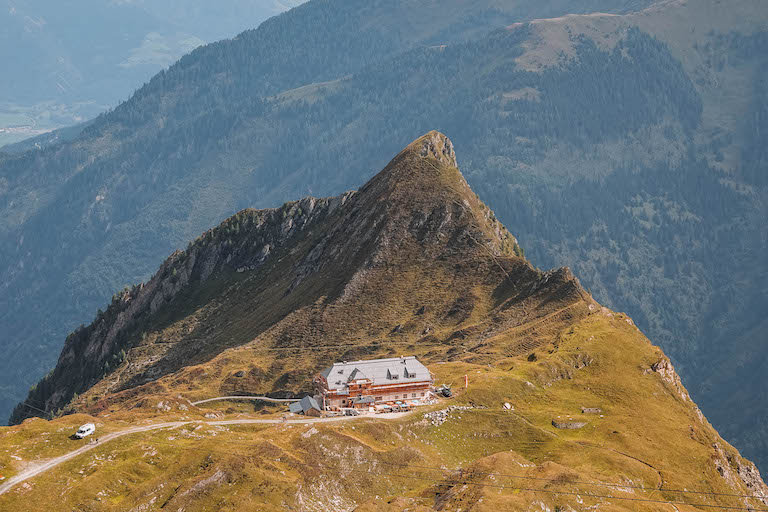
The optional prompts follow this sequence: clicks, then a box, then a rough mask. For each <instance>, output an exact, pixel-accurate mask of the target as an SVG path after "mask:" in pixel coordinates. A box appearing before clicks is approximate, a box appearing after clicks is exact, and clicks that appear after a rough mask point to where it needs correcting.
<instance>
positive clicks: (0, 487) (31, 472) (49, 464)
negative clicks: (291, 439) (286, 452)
mask: <svg viewBox="0 0 768 512" xmlns="http://www.w3.org/2000/svg"><path fill="white" fill-rule="evenodd" d="M408 414H410V413H408V412H400V413H390V414H380V415H379V414H377V415H376V416H365V415H363V416H337V417H333V418H301V419H295V420H287V421H283V420H281V419H235V420H218V421H170V422H166V423H155V424H153V425H144V426H140V427H131V428H127V429H125V430H120V431H118V432H112V433H111V434H107V435H104V436H101V437H99V440H98V442H96V443H88V444H85V445H83V446H81V447H80V448H78V449H77V450H73V451H71V452H69V453H67V454H66V455H62V456H60V457H55V458H53V459H49V460H47V461H45V462H41V463H39V464H36V465H34V466H30V467H29V468H27V469H26V470H24V471H22V472H21V473H19V474H18V475H15V476H12V477H11V478H9V479H8V481H7V482H4V483H3V484H0V495H2V494H5V493H6V492H8V491H10V490H11V489H12V488H13V487H14V486H16V485H18V484H20V483H21V482H24V481H25V480H29V479H30V478H33V477H35V476H37V475H39V474H41V473H44V472H46V471H48V470H49V469H52V468H55V467H56V466H58V465H59V464H61V463H63V462H66V461H68V460H71V459H74V458H75V457H77V456H78V455H82V454H84V453H86V452H89V451H91V450H93V449H94V448H96V447H98V446H101V445H103V444H104V443H108V442H109V441H112V440H114V439H117V438H119V437H123V436H127V435H129V434H136V433H139V432H149V431H151V430H160V429H164V428H178V427H181V426H183V425H188V424H191V423H197V424H205V425H211V426H216V425H249V424H268V425H297V424H298V425H304V424H307V423H335V422H342V421H354V420H362V419H366V418H368V419H379V420H393V419H397V418H402V417H403V416H406V415H408ZM86 442H87V441H86Z"/></svg>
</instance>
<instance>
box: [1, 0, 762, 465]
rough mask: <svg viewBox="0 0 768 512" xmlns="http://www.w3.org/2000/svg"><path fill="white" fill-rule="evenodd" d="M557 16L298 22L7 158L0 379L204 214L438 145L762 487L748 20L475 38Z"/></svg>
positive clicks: (755, 160) (404, 11) (325, 12)
mask: <svg viewBox="0 0 768 512" xmlns="http://www.w3.org/2000/svg"><path fill="white" fill-rule="evenodd" d="M566 4H568V3H552V4H537V6H536V7H532V6H531V7H526V8H525V9H528V10H521V9H523V8H522V7H519V6H517V5H516V4H511V3H510V4H506V3H492V4H491V3H488V4H485V3H481V2H475V3H472V5H471V7H472V11H471V12H473V13H482V14H475V15H473V16H466V13H467V12H469V11H467V10H466V9H468V8H469V7H470V6H469V5H468V4H467V3H465V2H461V3H459V2H457V3H447V4H446V3H441V4H440V5H441V6H440V8H439V9H437V8H436V7H435V5H434V4H433V3H431V2H410V3H401V4H398V5H399V8H398V9H394V10H393V9H385V8H384V7H383V5H382V4H380V3H377V2H367V3H366V4H365V6H363V7H361V8H358V9H352V10H350V9H343V8H341V7H340V6H339V5H340V4H339V5H337V4H335V3H333V2H319V1H312V2H309V3H307V4H305V5H303V6H301V7H300V8H297V9H295V10H293V11H291V12H290V13H287V14H285V15H282V16H279V17H277V18H274V19H272V20H269V21H268V22H266V23H264V24H263V25H262V26H261V27H260V28H259V29H258V30H255V31H251V32H246V33H244V34H242V35H241V36H239V37H238V38H235V39H234V40H232V41H226V42H222V43H219V44H215V45H209V46H207V47H204V48H201V49H198V50H196V51H195V52H193V53H192V54H190V55H188V56H186V57H185V58H183V59H182V60H181V61H180V62H179V63H178V64H177V65H175V66H174V67H172V68H171V69H169V70H168V72H166V73H163V74H161V75H158V76H157V77H155V78H154V79H153V80H152V81H151V82H150V83H149V84H148V85H147V86H146V87H144V88H143V89H141V90H139V91H138V92H137V93H136V94H135V95H134V97H133V98H132V99H131V100H130V101H128V102H126V103H124V104H123V105H121V106H119V107H118V108H116V109H115V110H114V111H113V112H111V113H109V114H107V115H105V116H102V117H101V118H99V119H98V120H96V122H95V123H94V124H93V125H92V126H90V127H88V128H87V129H86V130H85V131H84V132H83V134H82V135H81V136H80V138H79V139H76V140H75V141H73V142H70V143H67V144H63V145H60V146H56V147H51V148H47V149H44V150H43V151H39V152H29V153H25V154H22V155H18V156H6V157H5V159H4V161H3V162H2V164H0V165H1V167H0V169H1V170H0V173H1V174H0V175H1V176H2V178H0V179H2V180H3V181H2V182H0V183H3V188H2V189H0V190H5V193H4V195H3V196H2V201H3V205H2V206H3V212H4V216H3V217H4V219H6V220H5V221H4V225H3V226H2V231H0V233H2V235H1V236H2V242H1V243H0V251H2V252H0V258H1V261H7V262H9V263H8V265H7V266H6V267H5V268H4V269H3V274H2V275H3V281H4V283H5V284H4V286H5V290H7V293H4V294H3V297H2V299H0V300H2V301H3V303H2V304H1V305H2V311H3V312H4V315H5V316H4V318H3V319H2V322H3V325H4V326H7V327H8V330H9V332H14V333H18V335H17V336H15V337H14V338H13V339H12V340H10V341H9V343H10V344H12V347H11V348H10V349H9V353H11V354H12V357H11V358H9V359H8V362H6V363H4V364H6V365H7V371H6V372H5V373H6V375H9V381H10V382H13V383H14V384H15V383H16V382H19V383H24V384H25V385H26V384H28V383H30V380H29V369H28V367H26V366H25V364H26V363H25V364H19V362H18V361H28V360H37V359H35V358H37V357H38V356H39V357H40V359H39V361H41V362H40V363H39V364H40V366H39V367H38V368H36V369H35V370H36V371H38V372H40V373H41V374H42V373H43V365H45V364H46V363H47V362H52V361H51V359H46V357H50V354H48V355H44V354H45V353H46V350H48V349H49V347H52V346H56V345H57V344H58V343H60V342H61V340H62V339H64V335H65V332H66V331H67V329H68V327H71V326H72V323H74V322H73V320H74V321H75V322H77V321H83V320H85V319H87V318H88V311H89V308H92V307H95V306H98V305H99V304H103V303H105V302H107V301H108V299H107V300H105V297H107V298H108V296H109V295H110V294H112V293H113V292H114V291H116V290H119V289H121V288H122V287H123V286H124V285H126V284H128V283H131V282H135V281H138V280H139V279H140V278H141V277H143V276H146V275H148V274H149V273H150V272H151V271H152V269H153V265H156V264H157V262H159V261H161V259H162V257H163V255H164V254H167V253H169V252H171V251H172V250H174V249H176V248H180V247H184V246H186V244H187V241H188V240H190V239H192V238H194V236H196V235H197V234H198V233H199V232H201V231H203V229H205V228H206V227H207V226H209V225H212V224H214V223H215V222H216V221H218V220H219V219H220V218H222V217H224V216H225V215H226V214H228V213H231V212H234V211H236V210H238V209H241V208H244V207H247V206H259V207H260V206H276V205H277V203H278V202H279V201H281V200H284V199H289V198H290V197H293V196H296V195H299V194H307V193H311V194H313V195H333V194H338V193H340V192H342V191H343V190H346V189H351V188H355V187H356V186H358V185H359V184H360V183H362V182H363V181H364V180H365V179H366V178H368V177H370V176H371V175H372V173H373V172H374V171H375V170H376V169H378V168H380V167H381V166H383V165H384V163H385V162H386V161H387V159H388V158H389V157H390V155H391V154H392V153H393V152H395V151H396V150H397V148H399V147H402V145H403V144H404V143H405V142H407V141H408V140H411V139H413V138H414V137H415V136H417V135H418V134H419V133H423V132H425V131H427V130H428V129H431V128H433V127H437V128H439V129H440V130H442V131H444V132H445V133H447V134H449V135H450V136H451V138H452V139H453V140H454V142H456V143H457V144H459V145H460V146H462V147H466V148H467V150H466V151H465V152H464V153H463V154H462V160H461V162H460V163H461V164H462V167H463V168H464V170H465V173H466V176H467V179H468V181H469V182H470V184H472V186H473V187H474V188H475V190H477V191H478V192H479V193H480V194H481V195H482V196H483V197H484V198H486V199H487V201H488V203H489V204H490V205H491V206H492V207H493V208H494V210H495V211H496V214H497V215H498V216H499V218H500V219H501V220H503V221H504V222H505V223H508V224H510V225H514V226H515V230H516V235H517V236H518V238H519V240H520V245H521V246H522V247H524V248H525V249H526V250H527V255H528V257H529V258H530V259H531V260H532V261H533V262H534V263H535V264H537V265H541V266H555V265H564V264H568V265H570V266H572V267H573V268H574V270H575V271H576V272H577V274H578V275H579V276H580V277H581V279H582V281H583V283H584V284H585V286H586V287H587V288H589V289H590V290H591V291H592V293H593V294H594V295H595V297H596V298H598V300H600V301H601V302H603V303H604V304H606V305H608V306H610V307H612V308H613V309H618V310H625V311H628V312H631V313H632V315H633V317H634V318H635V320H636V322H637V323H638V325H640V326H641V327H642V328H643V329H645V330H647V331H648V332H649V334H650V335H651V336H652V337H653V339H654V340H656V341H657V342H658V343H660V344H661V345H662V346H663V347H664V348H665V350H667V351H668V352H669V353H670V355H671V356H672V357H673V359H675V360H676V361H678V362H679V363H680V367H681V373H682V375H683V377H684V379H685V382H686V384H687V385H688V386H689V387H690V388H691V389H692V392H693V395H694V397H695V398H696V399H697V400H699V401H700V402H701V403H702V406H703V408H704V412H705V413H706V414H707V415H708V416H709V417H710V418H711V419H712V421H713V423H714V425H715V426H716V427H717V428H718V429H720V430H721V431H722V432H723V434H724V435H725V436H726V438H727V439H729V440H731V441H732V442H734V444H736V446H738V447H739V448H741V449H742V450H743V451H744V452H745V453H746V454H747V455H748V456H749V457H751V458H754V459H755V460H757V461H758V464H761V463H765V461H766V460H768V455H767V454H768V448H767V447H766V445H765V441H764V440H765V439H766V436H765V435H764V434H762V430H761V427H759V425H760V424H762V423H761V421H760V419H761V418H764V417H765V416H766V415H768V409H766V408H765V407H764V406H763V405H762V403H761V402H760V401H759V396H760V393H763V392H764V391H763V390H762V388H761V387H760V386H759V380H758V379H759V375H761V373H762V368H764V365H765V364H766V352H765V349H764V348H763V345H764V343H763V341H764V339H765V337H764V335H763V334H762V333H764V332H765V330H764V329H763V327H764V326H765V325H764V322H765V320H764V318H763V315H762V312H764V311H765V310H766V303H765V301H766V299H765V296H764V294H763V293H762V290H764V286H765V284H767V282H768V269H767V268H766V266H767V265H768V263H766V261H765V258H764V257H763V256H764V254H765V250H766V243H767V242H766V240H767V239H768V237H767V236H766V231H765V230H766V227H765V226H766V224H767V223H766V222H765V219H766V207H765V204H766V187H767V186H768V183H766V175H765V173H764V172H763V170H764V164H765V149H764V148H763V146H762V145H761V137H760V134H761V133H764V132H765V130H766V127H765V123H766V118H765V116H763V115H762V113H763V112H765V111H766V105H767V103H766V102H767V101H768V99H767V98H766V88H765V87H764V86H763V85H764V84H765V71H764V70H765V69H766V67H765V55H767V54H768V53H766V49H768V40H767V38H766V32H767V31H768V27H766V19H767V18H768V13H766V9H765V7H764V4H763V3H762V2H759V1H747V0H743V1H737V2H730V3H728V4H727V5H726V4H724V3H721V2H716V1H715V0H696V1H693V0H692V1H689V2H676V1H671V2H663V3H659V4H656V5H653V6H650V7H648V8H646V9H644V10H641V11H640V12H638V13H636V14H625V15H608V14H600V15H584V16H565V17H560V18H556V19H550V20H537V21H534V22H530V23H528V22H521V23H515V24H511V25H509V26H507V27H505V28H500V29H497V30H492V29H493V28H494V27H493V26H494V25H495V24H497V25H503V24H507V23H511V22H512V21H515V22H517V21H519V20H520V19H525V18H534V17H540V16H541V15H542V14H545V15H548V16H556V15H559V14H564V13H566V12H568V8H569V7H571V8H572V6H569V5H566ZM504 6H506V7H504ZM604 7H605V6H600V5H597V4H590V5H585V6H584V9H583V10H584V11H590V10H597V9H602V8H604ZM643 7H645V5H643V4H636V3H634V2H632V3H627V4H626V5H623V6H622V9H623V10H633V9H642V8H643ZM558 8H560V12H556V11H557V10H558ZM622 9H619V13H620V12H621V10H622ZM383 12H386V14H387V15H386V16H385V15H383ZM360 20H367V21H366V22H365V23H360ZM310 26H311V28H312V30H309V29H308V27H310ZM276 41H291V44H278V43H277V42H276ZM296 70H298V71H296ZM41 318H42V319H44V320H43V321H42V322H41V320H40V319H41ZM32 355H34V356H35V357H34V358H33V357H30V356H32ZM713 368H714V369H715V370H714V371H713ZM14 384H8V385H9V386H12V385H14ZM8 403H10V401H9V402H8ZM32 405H34V404H32ZM37 406H39V404H38V405H37Z"/></svg>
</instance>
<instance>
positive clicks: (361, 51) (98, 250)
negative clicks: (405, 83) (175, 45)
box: [0, 0, 648, 412]
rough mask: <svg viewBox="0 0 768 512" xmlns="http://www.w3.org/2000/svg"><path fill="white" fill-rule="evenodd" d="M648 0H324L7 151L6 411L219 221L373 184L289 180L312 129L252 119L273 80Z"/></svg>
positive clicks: (3, 183)
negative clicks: (314, 193)
mask: <svg viewBox="0 0 768 512" xmlns="http://www.w3.org/2000/svg"><path fill="white" fill-rule="evenodd" d="M647 3H648V2H646V1H638V0H628V1H626V2H621V3H618V4H617V3H616V2H607V1H598V2H585V3H583V5H582V4H580V5H576V6H574V4H573V2H569V1H565V0H552V1H548V2H538V3H536V4H535V5H532V4H530V3H528V2H501V3H499V2H490V1H485V2H484V1H474V2H458V1H453V2H439V3H438V2H430V1H421V0H420V1H410V2H401V3H397V4H394V6H393V4H392V2H387V1H383V0H381V1H374V2H371V1H368V2H359V3H358V4H355V5H351V6H350V4H349V3H348V2H344V1H340V0H337V1H313V2H310V3H308V4H306V5H302V6H301V7H300V8H297V9H294V10H292V11H290V12H289V13H286V14H285V15H282V16H278V17H275V18H273V19H270V20H268V21H267V22H266V23H264V24H262V25H261V26H260V27H259V28H258V29H256V30H252V31H248V32H245V33H243V34H241V35H240V36H238V37H237V38H235V39H233V40H230V41H222V42H219V43H215V44H211V45H208V46H205V47H202V48H199V49H198V50H196V51H195V52H193V53H192V54H190V55H188V56H186V57H185V58H183V59H182V60H181V61H180V62H178V63H177V64H176V65H174V66H172V67H171V68H170V69H169V70H168V71H167V72H164V73H160V74H159V75H157V76H155V77H154V78H153V80H152V81H150V83H149V84H147V85H146V86H145V87H143V88H142V89H140V90H139V91H138V92H137V93H136V94H135V95H134V96H133V97H132V98H131V99H130V100H129V101H127V102H125V103H124V104H122V105H120V106H119V107H118V108H117V109H115V110H114V111H113V112H110V113H107V114H105V115H104V116H101V117H100V118H98V119H97V120H95V122H93V123H91V124H90V125H89V126H88V129H87V130H85V131H84V132H83V133H82V134H81V135H80V136H79V138H75V140H72V141H71V142H67V143H64V144H61V145H56V144H54V145H53V146H52V147H48V146H46V145H42V144H41V145H42V146H44V149H43V150H42V151H31V152H28V153H22V154H20V155H13V156H12V155H3V154H2V153H1V152H0V208H2V213H3V215H2V221H0V262H2V269H1V270H0V275H1V276H2V278H3V285H2V286H3V288H2V289H3V292H4V293H2V294H0V306H1V307H0V326H2V327H3V328H7V330H8V332H13V336H12V337H9V338H3V339H2V342H3V343H5V344H6V345H5V346H6V347H7V348H8V350H7V354H8V356H7V359H6V362H3V363H0V365H5V366H2V368H0V370H2V371H0V375H3V376H5V377H3V380H2V382H0V390H2V393H0V395H2V396H0V404H2V405H1V407H0V411H5V412H9V411H10V409H11V408H12V406H13V404H14V403H15V399H16V398H18V397H20V396H21V394H23V392H24V391H23V390H26V388H27V387H28V386H29V385H31V384H32V382H33V379H34V375H36V374H41V375H42V374H44V373H45V372H47V371H48V369H49V368H50V366H51V365H52V364H53V362H54V353H55V351H56V347H58V346H60V344H61V340H63V339H64V337H65V336H66V335H67V333H68V332H70V331H71V330H72V329H73V328H74V327H76V326H77V324H78V323H81V322H85V321H88V320H90V318H91V316H90V315H91V312H92V311H93V310H94V309H95V308H98V307H99V306H100V305H102V304H104V302H105V301H107V300H109V297H110V296H111V295H113V294H114V293H115V292H116V291H118V290H120V289H121V288H122V287H123V286H125V285H127V284H128V283H132V282H136V281H139V280H141V279H142V278H145V277H146V276H148V275H149V274H150V273H151V272H152V271H153V270H154V268H155V266H156V265H157V263H158V262H159V261H161V260H162V258H164V257H165V255H167V254H168V253H169V252H171V251H173V250H174V249H176V248H181V247H184V246H185V245H186V244H187V242H188V241H189V240H190V239H192V238H194V237H196V236H197V235H198V234H199V233H200V232H202V231H203V230H205V229H207V228H208V227H209V226H211V225H213V224H215V223H216V222H218V221H220V220H221V219H222V218H224V217H226V216H227V215H230V214H231V213H232V212H234V211H237V210H238V209H241V208H244V207H247V206H276V205H277V204H279V203H280V201H282V200H284V199H289V198H290V197H292V193H293V192H296V191H298V192H300V193H306V192H307V188H308V187H313V188H314V189H317V190H318V192H325V191H327V192H326V193H327V194H328V195H331V194H333V193H336V192H337V191H338V190H339V188H340V187H341V188H353V187H354V186H357V185H359V184H360V182H361V180H362V179H364V178H363V177H362V176H363V175H364V174H366V172H367V171H364V170H361V169H356V170H355V171H352V174H355V173H357V174H358V176H356V177H355V176H352V175H345V174H343V173H342V174H341V175H339V177H338V179H337V178H336V177H334V176H333V174H334V173H328V172H327V169H323V168H322V167H321V166H320V165H317V166H315V165H312V166H309V167H311V168H313V169H314V171H313V172H317V173H319V174H317V175H316V177H318V176H321V174H326V173H327V174H328V176H327V177H325V178H321V179H320V180H319V181H318V180H315V181H317V182H316V183H314V182H312V181H307V183H306V185H305V186H302V187H299V188H298V189H297V187H295V185H292V184H290V183H288V182H286V183H285V185H284V186H283V185H281V182H282V180H283V177H285V176H288V175H289V174H293V173H294V168H295V163H296V162H297V160H296V158H303V156H302V155H300V154H299V153H296V154H295V156H290V158H288V160H287V161H286V162H285V163H283V162H282V161H281V160H282V159H284V158H286V155H289V154H291V153H293V150H292V149H291V148H292V147H294V146H295V145H300V144H303V143H304V142H303V141H305V140H306V135H307V134H306V133H304V134H300V133H297V134H285V133H281V134H280V135H279V136H277V137H275V136H276V135H278V134H277V133H276V132H273V131H272V129H271V128H268V129H267V131H266V132H265V133H263V134H260V132H261V129H262V128H261V127H263V126H265V125H264V124H260V127H257V128H256V131H253V129H252V128H246V127H245V126H243V123H244V122H250V121H251V120H252V121H256V122H258V123H262V122H263V121H264V119H263V117H262V116H261V114H259V112H262V110H263V108H264V106H265V105H266V104H268V103H271V102H273V101H274V99H273V95H274V94H276V93H279V92H282V91H284V90H288V89H291V88H295V87H297V86H301V85H304V84H311V83H314V82H318V81H322V80H328V79H336V78H339V77H343V76H347V75H350V74H352V73H353V72H355V71H359V70H360V69H362V68H364V67H365V66H366V65H375V63H376V62H384V61H387V60H388V59H390V58H392V57H393V56H394V55H396V54H397V53H398V52H402V51H405V50H408V49H411V48H415V47H424V46H425V45H430V46H431V45H435V44H439V43H443V42H449V41H456V40H462V39H471V38H472V36H473V35H474V34H485V33H486V32H487V31H489V30H491V29H492V28H494V27H497V26H504V25H506V24H508V23H512V22H514V21H518V20H521V19H523V20H524V19H531V18H537V17H543V16H558V15H562V14H565V13H567V12H572V11H574V10H575V9H577V7H578V11H579V12H589V11H591V10H594V9H598V8H599V9H607V10H611V11H615V12H625V11H628V10H631V9H634V8H640V7H642V6H644V5H646V4H647ZM609 4H610V5H609ZM438 7H439V8H438ZM470 12H471V13H473V14H472V15H471V16H468V13H470ZM311 88H312V87H310V89H311ZM390 121H391V120H390ZM285 135H287V137H284V136H285ZM262 136H268V137H270V138H269V140H266V139H265V140H263V141H262V140H261V137H262ZM71 137H72V134H69V135H68V137H62V139H64V138H69V139H71ZM409 137H410V138H413V136H411V135H409ZM339 140H344V138H343V137H340V138H339ZM390 143H395V144H397V146H395V147H399V146H402V143H401V142H395V141H394V140H390ZM272 144H274V145H275V147H274V148H272V147H270V145H272ZM235 146H237V147H235ZM227 147H229V148H231V149H227ZM278 148H279V149H278ZM317 149H320V148H319V147H318V148H317ZM375 149H376V151H378V150H379V148H375ZM302 151H308V152H312V151H313V150H312V149H311V148H309V147H304V148H303V149H302ZM384 154H385V153H384V152H382V153H381V155H382V156H383V155H384ZM372 156H373V155H372ZM317 157H320V158H327V153H325V152H324V151H318V152H315V155H313V157H312V159H315V158H317ZM379 158H381V156H380V157H379ZM384 158H386V157H384ZM305 163H307V164H308V163H309V162H308V161H307V162H305ZM257 166H258V168H257ZM369 168H370V167H369V164H366V166H365V169H369ZM299 189H300V190H299ZM102 192H103V193H102ZM43 312H45V314H42V315H41V313H43ZM52 348H53V349H54V350H53V351H51V349H52Z"/></svg>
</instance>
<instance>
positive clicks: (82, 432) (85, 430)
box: [75, 423, 96, 439]
mask: <svg viewBox="0 0 768 512" xmlns="http://www.w3.org/2000/svg"><path fill="white" fill-rule="evenodd" d="M94 432H96V425H94V424H93V423H86V424H85V425H83V426H82V427H80V428H79V429H77V432H75V437H76V438H78V439H82V438H84V437H86V436H89V435H91V434H93V433H94Z"/></svg>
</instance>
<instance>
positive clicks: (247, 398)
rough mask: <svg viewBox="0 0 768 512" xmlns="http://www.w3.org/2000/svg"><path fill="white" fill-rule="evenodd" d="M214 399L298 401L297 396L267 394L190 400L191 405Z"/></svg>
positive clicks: (213, 400)
mask: <svg viewBox="0 0 768 512" xmlns="http://www.w3.org/2000/svg"><path fill="white" fill-rule="evenodd" d="M216 400H261V401H263V402H277V403H283V402H298V401H299V400H300V399H299V398H269V397H268V396H217V397H216V398H206V399H205V400H198V401H197V402H192V405H200V404H204V403H207V402H215V401H216Z"/></svg>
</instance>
